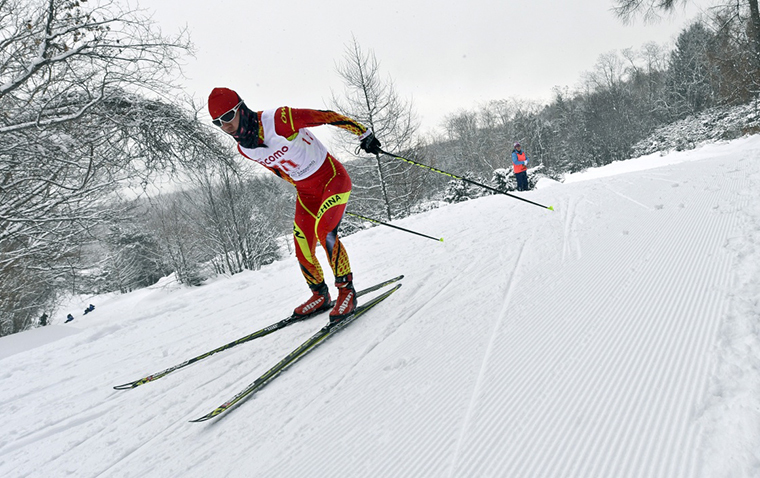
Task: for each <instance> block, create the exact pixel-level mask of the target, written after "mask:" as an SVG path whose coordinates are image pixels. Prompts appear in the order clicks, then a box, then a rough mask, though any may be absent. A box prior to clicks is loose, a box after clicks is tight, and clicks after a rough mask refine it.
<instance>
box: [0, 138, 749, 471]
mask: <svg viewBox="0 0 760 478" xmlns="http://www.w3.org/2000/svg"><path fill="white" fill-rule="evenodd" d="M681 154H687V153H681ZM689 154H695V153H694V152H692V153H689ZM703 157H704V159H698V160H694V161H690V162H683V163H680V164H676V162H674V161H671V162H670V164H669V165H668V166H665V167H662V168H658V169H650V170H641V171H637V172H633V173H628V174H624V175H618V176H610V177H607V178H604V179H597V180H593V181H585V182H576V183H567V184H564V185H557V186H554V187H552V188H546V189H540V190H538V191H535V192H531V193H527V194H528V197H529V198H530V199H532V200H536V201H538V202H541V203H546V204H551V203H554V204H555V206H556V207H557V211H556V212H549V211H543V210H539V209H538V208H532V207H530V206H528V205H525V204H523V203H521V202H518V201H514V200H512V199H510V198H507V197H502V196H491V197H487V198H483V199H480V200H477V201H471V202H467V203H462V204H457V205H452V206H449V207H446V208H442V209H439V210H436V211H431V212H429V213H425V214H422V215H419V216H415V217H411V218H407V219H405V220H403V221H400V225H403V226H405V227H410V228H412V229H415V230H420V231H426V232H430V233H434V234H435V233H436V232H437V231H440V234H441V235H444V236H445V238H446V242H445V243H442V244H435V243H432V242H431V241H424V240H423V239H417V238H413V237H410V236H408V235H405V234H403V233H400V232H398V231H394V230H388V229H381V228H375V229H372V230H370V231H366V232H364V233H361V234H357V235H354V236H350V237H348V238H346V246H347V248H348V250H349V251H350V253H351V261H352V265H353V267H354V269H355V272H356V276H357V282H358V284H357V285H358V286H359V287H361V286H362V285H367V284H370V283H374V282H375V281H379V280H382V279H384V278H387V277H389V276H391V275H396V274H400V273H404V274H405V275H406V278H405V279H404V281H403V282H404V287H403V288H401V289H400V290H399V291H398V292H397V293H396V294H394V296H393V297H392V298H390V299H389V300H388V301H386V302H384V303H383V304H381V306H379V307H378V308H377V309H376V310H373V311H372V312H371V313H369V314H367V315H366V316H365V317H362V318H361V319H360V320H359V321H357V323H356V324H355V325H352V326H351V327H349V328H347V329H346V330H344V331H342V332H341V334H340V335H339V336H336V337H335V338H334V339H332V340H331V341H330V343H329V344H326V345H325V346H324V347H320V348H318V349H316V350H315V351H314V352H313V353H312V354H310V355H309V356H307V357H306V358H304V359H303V360H302V361H300V362H299V363H298V364H297V365H296V366H294V367H292V368H290V369H288V370H287V371H286V372H285V373H283V374H282V375H281V376H280V377H278V378H277V380H275V381H273V382H272V383H271V384H270V385H269V386H267V387H266V388H265V389H264V390H262V391H261V392H260V393H259V394H257V395H256V396H255V397H253V398H252V399H250V400H247V401H246V402H244V403H243V404H241V405H240V406H239V407H238V408H237V409H236V410H235V411H234V412H233V413H231V414H230V416H229V417H228V418H227V419H225V420H217V421H213V422H209V423H207V424H203V425H198V424H189V423H186V421H187V420H188V419H190V418H194V417H195V416H197V415H198V413H201V412H206V411H208V409H209V407H213V406H216V405H218V404H219V402H220V400H223V399H225V398H229V397H228V396H229V395H230V394H234V393H235V392H236V391H237V390H238V389H239V388H241V387H242V386H244V385H246V384H248V383H249V382H251V381H252V380H253V379H255V378H256V377H257V376H258V375H260V374H261V373H262V372H263V371H265V370H267V369H268V368H269V367H270V366H271V365H273V364H274V363H276V362H277V361H278V360H279V359H280V358H281V357H282V356H284V355H285V354H286V353H287V352H289V351H290V350H292V349H293V348H294V347H295V346H296V345H297V344H298V343H300V342H301V341H302V340H304V339H305V338H306V337H308V336H309V335H311V334H312V333H313V332H314V331H315V330H316V329H317V328H319V327H320V326H321V325H323V320H322V319H312V320H307V321H303V322H299V323H297V324H293V325H292V326H290V327H288V328H286V329H283V330H282V331H279V332H277V333H275V334H272V335H270V336H267V337H264V338H262V339H259V340H256V341H254V342H251V343H250V344H245V345H241V346H240V347H239V348H235V349H233V350H231V351H228V352H224V353H220V354H218V355H215V356H214V357H211V358H209V359H208V360H206V361H204V362H203V363H199V364H195V365H193V366H191V367H188V368H187V369H186V370H182V371H178V372H177V373H176V374H172V375H171V376H168V377H165V378H162V379H161V380H159V381H157V382H155V383H151V384H147V385H145V386H143V387H139V388H138V389H135V390H133V391H127V392H113V391H112V390H111V389H110V387H111V386H112V385H114V384H117V383H122V382H124V381H126V380H129V379H133V378H136V377H138V376H141V375H142V374H144V373H146V372H150V371H153V370H161V369H162V368H165V367H167V366H170V365H173V364H174V363H177V362H180V361H182V360H185V359H187V358H188V357H191V356H194V355H197V354H198V353H200V352H203V351H205V350H208V349H211V348H213V347H216V346H218V345H221V344H223V343H226V342H228V341H230V340H233V339H235V338H237V337H240V336H242V335H245V334H248V333H250V332H251V331H253V330H256V329H258V328H260V327H261V326H264V325H268V324H269V323H271V322H274V321H275V320H278V319H280V318H282V316H283V315H284V314H283V311H284V312H285V315H286V313H287V309H288V307H289V302H287V301H288V300H290V301H292V302H297V300H298V299H299V298H300V296H297V294H303V293H304V291H303V286H302V285H301V278H300V277H298V271H297V268H296V267H295V266H294V262H293V261H292V260H289V261H282V262H280V263H276V264H273V265H271V266H269V267H268V268H265V269H264V270H262V271H260V272H258V273H247V274H239V275H236V276H235V277H233V278H226V279H218V280H216V281H214V282H212V283H210V284H208V285H206V286H204V287H201V288H199V289H194V290H187V289H176V290H167V291H156V290H154V291H140V292H138V293H135V294H132V295H127V296H120V297H117V298H113V299H103V300H102V301H101V302H102V303H98V304H96V305H97V310H96V312H95V313H94V314H93V315H92V316H89V315H88V317H87V319H86V320H87V322H85V319H82V320H81V321H79V323H78V324H79V325H80V326H81V327H84V328H83V330H82V331H81V332H80V333H78V334H76V335H71V336H67V337H62V338H61V339H59V340H57V341H54V342H50V343H48V344H46V345H41V346H38V347H37V348H33V349H30V350H27V351H25V352H18V353H16V354H15V355H11V356H7V357H6V358H4V359H2V360H0V367H2V372H0V373H1V374H2V375H0V376H1V377H2V392H1V393H0V399H1V400H2V401H3V403H4V405H5V410H6V411H10V412H12V413H9V414H7V415H6V416H5V417H4V420H3V423H2V425H0V426H1V427H2V433H0V437H2V438H0V475H1V476H9V477H14V478H15V477H26V476H29V477H33V476H45V477H50V476H53V477H54V476H77V477H93V476H103V477H110V476H118V477H129V476H135V477H137V476H146V475H149V476H151V475H152V476H183V477H207V476H231V477H237V476H241V477H248V476H262V477H269V476H277V477H296V476H312V477H334V476H373V477H374V476H379V477H394V478H395V477H441V476H446V477H475V476H477V477H489V476H490V477H502V476H503V477H506V476H509V477H583V478H586V477H616V478H617V477H641V476H646V477H667V478H672V477H684V478H691V477H695V478H696V477H701V476H732V477H736V476H738V477H744V476H746V477H750V476H757V473H758V471H760V456H758V455H757V452H756V451H753V450H757V449H760V430H758V429H757V427H756V426H753V425H752V424H756V423H758V419H760V411H758V410H757V408H756V403H757V392H758V391H760V358H758V357H760V337H758V333H757V330H760V315H758V312H757V304H758V303H760V285H758V284H760V274H759V273H758V270H760V266H758V263H759V262H760V206H758V204H760V160H759V159H758V158H760V139H758V138H757V137H756V138H750V139H744V140H740V141H738V142H733V143H729V144H726V145H723V146H722V147H719V146H712V147H710V148H708V149H707V152H706V153H704V156H703ZM716 162H719V163H720V165H721V168H720V171H717V174H716V171H715V170H714V169H715V164H716ZM296 296H297V297H296ZM253 299H256V300H253ZM109 301H111V302H109ZM254 306H255V308H254ZM125 310H130V311H132V312H131V316H133V317H136V319H135V320H133V321H129V320H127V319H125V318H124V311H125ZM220 310H223V311H224V313H223V314H222V313H221V312H218V311H220ZM0 344H2V342H1V341H0ZM753 407H754V408H753ZM737 427H738V428H740V429H741V430H742V435H741V438H737V437H736V436H735V434H732V430H734V429H736V428H737ZM724 449H726V450H728V451H729V452H730V454H729V455H724V454H723V452H722V450H724Z"/></svg>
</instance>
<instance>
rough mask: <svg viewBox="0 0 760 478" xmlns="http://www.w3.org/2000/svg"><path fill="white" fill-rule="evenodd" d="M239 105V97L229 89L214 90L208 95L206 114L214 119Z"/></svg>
mask: <svg viewBox="0 0 760 478" xmlns="http://www.w3.org/2000/svg"><path fill="white" fill-rule="evenodd" d="M238 103H240V97H239V96H238V94H237V93H235V92H234V91H232V90H231V89H229V88H214V89H213V90H211V94H210V95H208V113H209V114H210V115H211V118H212V119H216V118H218V117H220V116H222V115H223V114H224V113H226V112H228V111H229V110H231V109H232V108H234V107H235V106H236V105H237V104H238Z"/></svg>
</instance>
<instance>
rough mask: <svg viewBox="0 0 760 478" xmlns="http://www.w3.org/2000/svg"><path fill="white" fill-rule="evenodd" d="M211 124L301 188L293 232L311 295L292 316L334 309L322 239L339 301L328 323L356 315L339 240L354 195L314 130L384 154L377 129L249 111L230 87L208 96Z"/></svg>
mask: <svg viewBox="0 0 760 478" xmlns="http://www.w3.org/2000/svg"><path fill="white" fill-rule="evenodd" d="M208 112H209V114H210V115H211V119H212V122H213V123H214V124H215V125H216V126H218V127H220V128H221V129H222V131H224V132H225V133H227V134H229V135H230V136H232V137H233V138H235V141H237V143H238V145H237V150H238V152H239V153H240V154H242V155H243V156H245V157H246V158H248V159H250V160H252V161H255V162H257V163H259V164H261V165H262V166H264V167H265V168H267V169H268V170H269V171H271V172H272V173H274V174H276V175H277V176H278V177H280V178H281V179H284V180H285V181H288V182H289V183H291V184H293V185H294V186H295V188H296V208H295V209H296V211H295V219H294V227H293V238H294V241H295V245H296V247H295V249H296V257H297V258H298V262H299V264H300V266H301V272H302V273H303V276H304V278H305V279H306V283H307V284H308V286H309V288H310V289H311V291H312V296H311V297H310V298H309V300H307V301H306V302H304V303H303V304H301V305H299V306H298V307H296V308H295V310H294V311H293V317H294V318H295V319H301V318H305V317H308V316H310V315H313V314H315V313H316V312H319V311H322V310H327V309H329V308H330V292H329V290H328V287H327V284H325V280H324V275H323V273H322V267H321V266H320V264H319V261H318V260H317V258H316V254H315V252H316V246H317V241H319V242H320V243H321V244H322V246H323V247H324V250H325V252H326V253H327V258H328V260H329V262H330V268H331V269H332V272H333V275H334V276H335V286H336V287H337V289H338V298H337V299H336V301H335V306H334V307H333V308H332V310H331V311H330V324H333V323H336V322H339V321H341V320H343V319H344V318H346V317H348V316H350V315H351V314H353V312H354V310H355V309H356V291H355V289H354V285H353V273H352V272H351V265H350V264H349V261H348V254H347V253H346V249H345V248H344V246H343V243H342V242H341V241H340V239H339V238H338V226H339V225H340V222H341V220H342V218H343V213H344V211H345V210H346V203H347V202H348V196H349V195H350V193H351V178H350V177H349V176H348V172H346V169H345V168H344V167H343V165H342V164H341V163H340V162H339V161H338V160H337V159H335V157H334V156H333V155H332V154H330V153H329V152H328V151H327V148H325V146H324V145H323V144H322V143H321V142H320V141H319V140H318V139H317V138H316V136H314V135H313V134H312V133H311V131H310V130H309V129H308V128H309V127H312V126H320V125H332V126H337V127H338V128H342V129H344V130H346V131H349V132H351V133H354V134H356V135H357V136H358V137H359V140H360V142H361V143H360V146H361V148H362V149H363V150H364V151H366V152H368V153H371V154H377V153H380V151H381V150H380V146H381V145H380V141H378V140H377V139H376V138H375V136H374V134H373V133H372V131H371V130H369V129H367V128H366V127H365V126H363V125H362V124H360V123H358V122H356V121H354V120H353V119H351V118H348V117H346V116H343V115H341V114H339V113H335V112H334V111H322V110H311V109H296V108H290V107H287V106H283V107H280V108H276V109H270V110H265V111H253V110H251V109H249V108H248V107H247V106H246V104H245V102H243V100H242V99H241V98H240V96H239V95H238V94H237V93H236V92H235V91H233V90H231V89H229V88H214V89H213V90H212V91H211V94H210V95H209V97H208Z"/></svg>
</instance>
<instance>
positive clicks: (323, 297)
mask: <svg viewBox="0 0 760 478" xmlns="http://www.w3.org/2000/svg"><path fill="white" fill-rule="evenodd" d="M309 288H310V289H311V297H310V298H309V300H307V301H306V302H304V303H303V304H301V305H299V306H298V307H296V308H295V310H294V311H293V320H301V319H305V318H306V317H310V316H312V315H314V314H316V313H318V312H322V311H323V310H327V309H329V308H330V291H329V289H328V288H327V284H325V283H324V282H320V283H319V284H315V285H310V286H309Z"/></svg>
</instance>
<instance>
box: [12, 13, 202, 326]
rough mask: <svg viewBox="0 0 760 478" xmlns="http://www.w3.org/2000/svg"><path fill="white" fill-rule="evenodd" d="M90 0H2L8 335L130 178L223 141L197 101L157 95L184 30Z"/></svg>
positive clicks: (168, 82) (185, 161) (43, 297)
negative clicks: (200, 114) (170, 30)
mask: <svg viewBox="0 0 760 478" xmlns="http://www.w3.org/2000/svg"><path fill="white" fill-rule="evenodd" d="M94 3H95V4H90V3H88V2H86V1H84V0H80V1H71V0H31V1H30V0H0V291H1V292H0V334H5V333H9V332H14V331H17V330H19V328H20V327H21V328H23V327H25V326H26V325H27V324H29V323H32V320H31V319H32V318H35V319H36V317H32V316H34V315H36V314H37V312H38V310H39V309H40V307H43V306H44V305H45V302H46V301H49V300H50V299H51V297H52V296H54V295H55V291H56V290H58V289H59V288H60V280H59V279H58V278H59V277H61V275H65V274H69V273H71V271H73V270H74V269H75V268H76V267H75V266H73V264H75V262H76V261H75V260H74V259H75V258H76V256H77V254H78V248H79V247H80V246H81V244H82V243H83V242H84V241H86V240H91V238H88V235H89V234H90V233H91V232H92V231H93V230H94V228H95V227H96V226H97V225H99V224H103V223H104V221H107V220H108V218H109V213H108V207H107V203H108V202H109V200H110V199H111V198H113V197H114V196H113V195H114V194H117V193H118V191H119V190H120V189H121V188H123V187H124V186H125V183H131V184H133V185H138V186H139V185H140V184H143V185H144V184H148V183H149V182H150V181H151V180H152V178H153V177H154V176H155V175H156V174H157V173H158V174H164V173H166V172H167V171H169V172H171V171H174V170H176V168H177V167H178V166H179V165H192V164H193V163H194V162H195V161H197V160H198V158H199V157H201V156H202V155H205V156H206V157H208V156H210V155H209V154H208V151H209V150H215V149H216V139H215V137H214V135H213V133H211V130H210V128H204V127H202V126H199V123H198V121H197V118H196V117H195V113H194V112H193V111H192V107H191V106H190V105H188V107H186V108H184V107H180V106H177V105H176V104H174V103H175V100H173V99H169V100H168V101H167V100H162V99H160V98H162V95H163V94H165V93H164V92H167V91H170V90H171V89H172V80H173V79H174V78H176V69H177V66H178V65H177V61H178V58H179V57H180V55H182V54H184V53H186V52H188V51H189V49H190V45H189V43H188V41H187V39H186V38H185V36H184V35H182V34H180V35H179V36H177V37H175V38H167V37H164V36H162V35H161V34H160V33H157V30H156V29H155V28H154V26H153V24H152V22H151V21H150V19H149V18H148V17H147V15H146V14H145V13H144V12H142V11H139V10H133V9H130V8H125V7H122V6H121V5H120V4H119V3H117V2H115V1H107V0H106V1H103V2H94ZM38 289H39V290H41V291H43V292H39V293H38V292H37V290H38Z"/></svg>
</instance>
